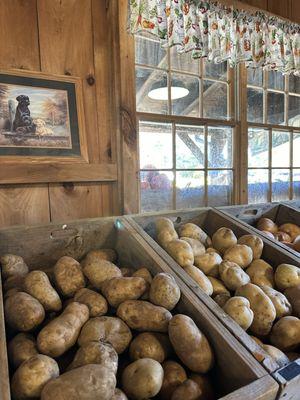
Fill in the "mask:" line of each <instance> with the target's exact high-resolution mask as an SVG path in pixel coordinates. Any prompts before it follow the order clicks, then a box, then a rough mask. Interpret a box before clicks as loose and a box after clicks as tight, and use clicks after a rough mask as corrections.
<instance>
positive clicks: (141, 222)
mask: <svg viewBox="0 0 300 400" xmlns="http://www.w3.org/2000/svg"><path fill="white" fill-rule="evenodd" d="M162 216H163V217H168V218H170V219H171V220H172V221H173V222H174V225H175V227H178V226H179V225H180V224H183V223H186V222H193V223H195V224H196V225H199V226H200V227H202V228H203V229H204V231H205V232H206V233H208V235H209V236H211V235H212V234H213V233H214V232H215V231H216V230H217V229H219V228H221V227H223V226H225V227H227V228H230V229H232V230H233V231H234V232H235V234H236V235H237V236H238V237H239V236H242V235H245V234H253V233H254V231H253V228H252V227H250V226H246V225H245V224H242V223H240V222H239V221H238V220H235V219H233V218H231V217H230V216H227V215H225V214H224V213H222V212H220V211H218V210H216V209H212V208H210V207H208V208H201V209H200V208H198V209H190V210H177V211H166V212H156V213H146V214H136V215H131V216H126V217H124V218H126V219H127V221H128V222H129V223H130V224H131V226H132V227H133V228H134V229H135V230H136V232H137V233H138V234H139V235H140V236H141V237H143V239H144V240H145V241H147V243H148V244H149V245H150V246H151V247H152V248H153V249H154V250H155V251H156V252H157V254H158V255H159V256H160V257H161V258H163V260H164V261H165V262H166V263H167V264H168V265H169V266H170V267H171V268H172V270H173V271H174V272H175V273H176V274H177V275H178V276H179V277H180V278H181V279H182V280H183V281H184V282H185V283H186V284H187V285H188V286H189V287H190V288H191V289H192V291H193V292H194V293H195V294H196V295H197V296H198V298H199V299H200V300H201V301H202V302H203V303H204V304H205V305H206V306H207V307H208V308H209V309H210V310H211V311H212V312H213V314H214V315H215V316H216V317H217V318H218V319H219V320H220V321H221V322H222V323H223V324H224V326H226V328H227V329H228V330H229V331H230V332H231V333H233V334H234V335H235V337H236V338H237V339H238V340H239V341H240V342H241V343H242V344H243V345H244V346H245V347H246V348H247V349H248V351H250V352H251V354H252V355H253V356H254V357H255V358H256V359H257V360H258V361H259V362H260V363H261V364H262V365H263V366H264V367H265V368H266V370H267V371H268V372H269V373H271V374H273V373H274V372H275V371H276V370H277V369H278V368H279V367H278V365H277V363H276V362H275V361H274V360H273V359H272V358H271V357H269V356H268V355H267V354H266V352H265V351H264V350H263V349H262V348H261V347H260V346H259V345H257V343H256V342H255V341H254V340H252V339H251V338H250V336H249V335H248V333H246V332H245V331H244V330H243V329H242V328H241V327H240V326H239V325H238V324H237V323H235V321H233V319H231V318H230V317H229V316H228V315H227V314H226V313H225V312H224V311H223V309H222V308H221V307H220V306H219V305H218V304H217V303H216V302H215V301H214V300H213V299H212V298H211V297H210V296H208V295H207V294H205V293H204V292H203V291H202V290H201V289H200V288H199V286H198V285H197V284H196V283H195V282H194V280H193V279H192V278H191V277H190V276H189V275H188V274H187V273H186V272H185V271H184V269H183V268H182V267H180V265H179V264H177V262H176V261H175V260H174V259H173V258H172V257H171V256H169V254H168V253H167V252H166V251H165V250H164V249H163V248H162V247H160V245H159V244H158V243H157V242H156V241H155V239H154V238H155V220H156V218H158V217H162ZM262 239H263V241H264V252H263V258H264V259H265V260H266V261H267V262H270V263H271V264H272V260H273V263H274V260H276V264H277V265H279V264H281V263H289V264H294V265H297V266H300V259H298V258H297V257H295V256H294V255H293V254H291V253H289V252H287V251H285V250H284V249H282V248H281V247H279V246H278V245H276V244H274V241H271V240H268V239H267V238H266V237H262ZM289 365H290V364H289ZM282 381H283V379H281V380H280V384H281V385H282V387H285V386H289V385H291V387H292V386H293V385H296V386H299V385H300V370H299V371H298V373H297V376H296V377H293V378H292V379H291V380H289V379H287V380H286V381H285V384H283V383H282ZM285 399H286V400H288V399H291V400H292V399H293V400H296V399H295V398H293V397H291V398H290V397H285Z"/></svg>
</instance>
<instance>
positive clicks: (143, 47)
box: [135, 36, 168, 68]
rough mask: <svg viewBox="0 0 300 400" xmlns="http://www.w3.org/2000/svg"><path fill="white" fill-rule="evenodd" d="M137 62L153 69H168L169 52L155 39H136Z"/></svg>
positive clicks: (138, 37) (139, 37) (137, 37)
mask: <svg viewBox="0 0 300 400" xmlns="http://www.w3.org/2000/svg"><path fill="white" fill-rule="evenodd" d="M135 62H136V63H137V64H144V65H150V66H153V67H160V68H167V62H168V61H167V52H166V50H165V49H163V48H162V47H161V45H160V43H159V41H157V40H155V39H154V38H145V37H141V36H136V37H135Z"/></svg>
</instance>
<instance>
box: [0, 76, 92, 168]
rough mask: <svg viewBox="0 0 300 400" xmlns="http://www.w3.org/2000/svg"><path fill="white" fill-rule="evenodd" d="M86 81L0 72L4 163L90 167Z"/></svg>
mask: <svg viewBox="0 0 300 400" xmlns="http://www.w3.org/2000/svg"><path fill="white" fill-rule="evenodd" d="M84 121H85V120H84V107H83V88H82V80H81V79H80V78H78V77H73V76H67V75H63V76H61V75H52V74H51V75H50V74H46V73H43V72H32V71H25V70H10V71H4V70H0V163H1V164H6V163H7V165H8V164H10V163H22V164H28V163H29V164H32V163H33V162H34V163H52V164H53V163H88V162H89V160H88V152H87V143H86V135H85V124H84Z"/></svg>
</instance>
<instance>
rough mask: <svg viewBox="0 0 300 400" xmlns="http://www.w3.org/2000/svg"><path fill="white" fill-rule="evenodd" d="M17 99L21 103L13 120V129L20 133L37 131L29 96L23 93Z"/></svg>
mask: <svg viewBox="0 0 300 400" xmlns="http://www.w3.org/2000/svg"><path fill="white" fill-rule="evenodd" d="M16 100H17V101H18V103H19V104H18V106H17V110H16V115H15V119H14V122H13V131H14V132H19V133H35V131H36V124H35V123H34V122H33V120H32V118H31V116H30V110H29V108H28V106H29V105H30V101H29V97H28V96H25V95H23V94H21V95H20V96H18V97H17V98H16Z"/></svg>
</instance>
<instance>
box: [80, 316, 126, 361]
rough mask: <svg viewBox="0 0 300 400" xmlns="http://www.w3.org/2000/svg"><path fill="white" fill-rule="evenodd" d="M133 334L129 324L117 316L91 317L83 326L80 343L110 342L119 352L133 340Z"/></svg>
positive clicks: (81, 344)
mask: <svg viewBox="0 0 300 400" xmlns="http://www.w3.org/2000/svg"><path fill="white" fill-rule="evenodd" d="M131 339H132V334H131V331H130V329H129V328H128V326H127V325H126V324H125V323H124V322H123V321H122V320H121V319H120V318H116V317H96V318H91V319H90V320H89V321H88V322H86V324H85V325H84V326H83V328H82V330H81V332H80V335H79V338H78V344H79V345H80V346H83V345H84V344H85V343H87V342H90V341H103V342H107V343H110V344H111V345H112V346H113V348H114V349H115V350H116V352H117V353H118V354H121V353H123V352H124V351H125V350H126V349H127V347H128V346H129V343H130V342H131Z"/></svg>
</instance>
